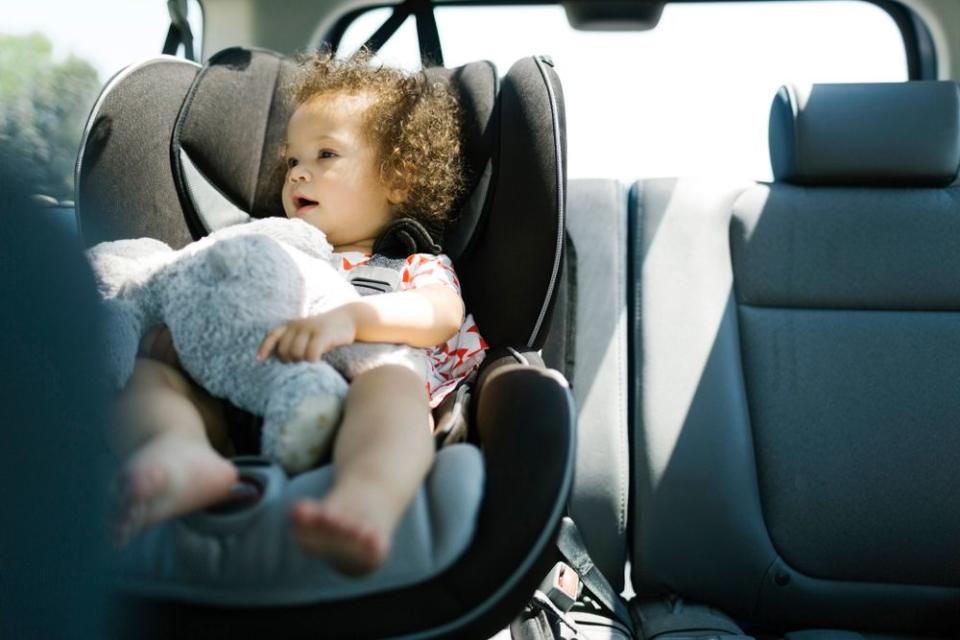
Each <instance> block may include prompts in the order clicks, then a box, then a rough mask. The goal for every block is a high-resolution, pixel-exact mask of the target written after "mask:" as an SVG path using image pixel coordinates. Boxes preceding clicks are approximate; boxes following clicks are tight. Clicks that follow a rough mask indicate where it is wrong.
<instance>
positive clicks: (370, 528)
mask: <svg viewBox="0 0 960 640" xmlns="http://www.w3.org/2000/svg"><path fill="white" fill-rule="evenodd" d="M369 495H370V494H368V496H369ZM392 511H393V510H392V509H390V507H389V505H388V504H386V500H384V499H383V498H382V497H376V496H375V497H374V499H372V500H371V499H366V500H365V499H364V496H362V495H361V496H352V497H350V498H348V497H347V496H345V495H344V492H343V491H337V492H335V493H334V494H332V495H330V496H329V497H327V498H326V499H324V500H323V501H317V500H301V501H300V502H298V503H296V504H295V505H293V509H291V511H290V518H291V520H292V521H293V528H294V532H295V534H296V536H297V540H298V541H299V543H300V546H302V547H303V548H304V549H305V550H306V551H307V552H308V553H313V554H315V555H318V556H320V557H321V558H326V559H328V560H330V562H331V563H332V564H333V566H334V567H335V568H336V569H337V571H339V572H340V573H343V574H346V575H350V576H362V575H364V574H367V573H370V572H372V571H375V570H376V569H378V568H379V567H380V565H382V564H383V563H384V561H385V560H386V559H387V555H388V554H389V552H390V541H391V538H392V536H393V528H394V527H395V526H396V521H395V518H394V517H393V516H392V515H391V513H392Z"/></svg>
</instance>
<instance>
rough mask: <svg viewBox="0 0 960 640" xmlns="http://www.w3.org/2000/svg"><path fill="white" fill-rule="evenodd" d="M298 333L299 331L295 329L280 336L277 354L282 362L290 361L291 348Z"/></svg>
mask: <svg viewBox="0 0 960 640" xmlns="http://www.w3.org/2000/svg"><path fill="white" fill-rule="evenodd" d="M298 333H299V331H297V330H295V329H288V330H287V331H285V332H284V334H283V335H282V336H280V342H278V343H277V348H276V354H277V357H278V358H280V360H281V361H283V362H289V361H290V347H291V346H292V345H293V340H294V338H296V337H297V334H298Z"/></svg>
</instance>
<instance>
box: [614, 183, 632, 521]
mask: <svg viewBox="0 0 960 640" xmlns="http://www.w3.org/2000/svg"><path fill="white" fill-rule="evenodd" d="M613 189H614V194H613V196H614V202H617V203H618V204H621V203H626V200H627V198H629V194H628V193H624V194H623V197H622V198H620V197H617V196H619V195H620V191H621V189H620V183H619V181H618V182H617V183H615V184H614V185H613ZM626 204H627V206H629V203H626ZM617 213H618V216H617V220H616V238H617V242H616V251H617V253H616V257H617V267H616V282H617V288H616V292H617V296H618V303H619V296H620V295H623V296H624V298H623V314H624V316H626V314H627V300H626V295H627V294H626V286H627V277H626V273H625V270H626V267H627V265H626V262H627V260H629V259H630V258H629V255H628V254H629V251H628V249H627V246H626V238H625V237H623V231H624V230H623V227H624V226H626V210H624V211H623V212H622V213H623V215H622V216H621V215H620V213H621V212H620V211H619V209H618V211H617ZM621 248H622V249H621ZM621 250H622V251H623V253H622V254H621V253H620V252H621ZM621 255H623V258H624V260H623V262H622V264H621V261H620V257H621ZM618 306H619V305H618ZM619 317H620V313H619V312H618V314H617V324H618V325H619V324H620V319H619ZM626 331H629V329H626ZM623 333H624V332H621V331H617V334H616V338H615V340H616V345H617V349H616V352H617V409H618V412H617V413H618V417H619V418H620V419H621V421H622V424H623V425H625V427H626V428H625V429H623V436H622V438H620V440H619V442H618V443H617V445H618V446H617V454H618V455H617V464H618V478H617V479H618V481H619V487H618V494H619V496H618V497H619V505H618V510H619V513H618V514H617V515H618V519H617V533H618V534H621V535H625V534H626V531H627V504H628V487H629V485H630V478H629V474H630V469H629V464H628V463H627V461H626V456H627V450H628V449H629V434H628V431H629V429H630V425H629V417H628V416H627V405H626V402H627V399H626V398H625V397H624V386H625V385H626V384H627V379H626V378H627V376H626V371H625V369H626V363H625V362H624V361H623V357H624V353H623V352H624V351H625V350H626V348H627V345H626V344H625V340H624V338H625V336H624V335H623ZM624 439H626V440H627V442H626V443H624V441H623V440H624ZM624 445H626V446H624Z"/></svg>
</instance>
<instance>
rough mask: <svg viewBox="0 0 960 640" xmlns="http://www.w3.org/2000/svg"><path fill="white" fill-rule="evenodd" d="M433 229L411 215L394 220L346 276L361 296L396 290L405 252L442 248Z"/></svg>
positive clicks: (403, 264) (426, 251)
mask: <svg viewBox="0 0 960 640" xmlns="http://www.w3.org/2000/svg"><path fill="white" fill-rule="evenodd" d="M434 233H435V232H434ZM434 233H431V232H430V230H428V229H427V228H426V227H425V226H424V225H423V224H422V223H421V222H419V221H417V220H414V219H413V218H398V219H397V220H394V221H393V222H391V223H390V224H389V225H387V228H386V229H384V231H383V233H381V234H380V236H379V237H378V238H377V240H376V242H374V244H373V257H372V258H370V260H368V261H367V262H365V263H364V264H361V265H358V266H356V267H354V268H353V269H351V270H350V272H349V273H348V274H347V279H348V280H349V281H350V284H352V285H353V288H354V289H356V290H357V293H359V294H360V295H362V296H369V295H374V294H377V293H390V292H392V291H399V290H400V279H401V277H402V276H403V267H404V266H405V264H406V258H407V256H409V255H413V254H415V253H434V254H436V253H440V252H441V251H442V248H441V247H440V245H438V244H437V242H436V241H435V240H434V239H433V237H434Z"/></svg>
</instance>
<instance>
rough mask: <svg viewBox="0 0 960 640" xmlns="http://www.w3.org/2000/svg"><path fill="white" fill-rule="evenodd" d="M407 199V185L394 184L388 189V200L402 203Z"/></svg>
mask: <svg viewBox="0 0 960 640" xmlns="http://www.w3.org/2000/svg"><path fill="white" fill-rule="evenodd" d="M406 200H407V187H405V186H394V187H391V188H389V189H387V201H389V202H390V204H401V203H403V202H406Z"/></svg>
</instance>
